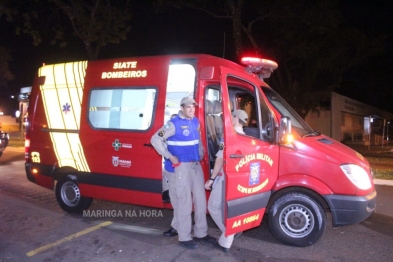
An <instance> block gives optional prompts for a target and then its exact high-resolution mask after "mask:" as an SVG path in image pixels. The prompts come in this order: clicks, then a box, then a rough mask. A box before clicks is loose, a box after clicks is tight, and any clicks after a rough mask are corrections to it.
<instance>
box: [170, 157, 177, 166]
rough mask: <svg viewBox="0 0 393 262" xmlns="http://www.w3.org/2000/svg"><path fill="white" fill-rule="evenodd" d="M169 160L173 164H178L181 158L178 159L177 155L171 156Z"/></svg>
mask: <svg viewBox="0 0 393 262" xmlns="http://www.w3.org/2000/svg"><path fill="white" fill-rule="evenodd" d="M169 161H171V163H172V164H174V165H177V164H178V163H179V159H177V157H176V156H171V157H170V158H169Z"/></svg>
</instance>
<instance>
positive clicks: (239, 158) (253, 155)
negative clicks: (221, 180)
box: [221, 67, 279, 235]
mask: <svg viewBox="0 0 393 262" xmlns="http://www.w3.org/2000/svg"><path fill="white" fill-rule="evenodd" d="M221 85H222V96H223V97H222V99H223V104H224V105H228V106H227V107H224V108H223V114H224V119H225V125H224V127H225V130H224V142H225V149H224V159H225V165H224V171H225V175H226V185H225V187H224V188H225V193H224V194H225V196H224V197H225V205H224V209H225V210H224V214H225V217H224V219H225V224H226V234H228V235H230V234H233V233H237V232H240V231H244V230H246V229H250V228H253V227H256V226H259V225H260V223H261V221H262V218H263V215H264V213H265V209H266V205H267V203H268V200H269V198H270V195H271V188H272V186H273V184H274V183H275V181H276V179H277V174H278V157H279V147H278V145H275V144H273V142H272V141H273V137H272V136H273V133H272V128H271V127H272V125H274V126H275V124H274V123H275V120H274V118H273V115H272V111H271V110H270V109H269V107H268V105H267V104H266V102H265V98H264V96H263V94H262V92H261V90H260V88H259V87H258V85H257V84H255V80H254V79H253V78H251V77H249V76H248V75H243V74H240V73H239V72H236V71H233V70H231V69H228V68H224V67H221ZM244 95H249V96H251V97H252V98H253V99H254V103H255V104H254V110H255V113H254V114H253V115H254V116H255V118H256V121H257V122H258V123H257V127H254V130H253V132H248V131H247V133H248V135H247V134H240V133H237V132H235V130H234V129H233V126H232V123H231V114H232V111H233V110H236V109H240V104H241V103H240V102H241V101H240V100H241V99H242V97H243V96H244ZM245 131H246V130H245Z"/></svg>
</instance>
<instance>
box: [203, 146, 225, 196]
mask: <svg viewBox="0 0 393 262" xmlns="http://www.w3.org/2000/svg"><path fill="white" fill-rule="evenodd" d="M223 165H224V159H223V158H222V150H220V151H218V153H217V158H216V161H215V162H214V167H213V172H212V174H211V176H210V178H209V180H207V181H206V183H205V188H206V189H207V190H210V189H211V186H212V185H213V182H214V180H215V179H216V177H217V176H218V174H219V173H220V171H221V168H222V167H223Z"/></svg>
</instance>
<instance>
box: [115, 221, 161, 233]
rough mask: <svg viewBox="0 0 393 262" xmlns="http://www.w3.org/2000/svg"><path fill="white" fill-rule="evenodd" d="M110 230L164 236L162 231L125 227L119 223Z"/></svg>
mask: <svg viewBox="0 0 393 262" xmlns="http://www.w3.org/2000/svg"><path fill="white" fill-rule="evenodd" d="M108 228H111V229H117V230H123V231H129V232H135V233H141V234H145V235H157V236H159V235H162V230H158V229H153V228H146V227H140V226H131V225H124V224H119V223H113V224H112V225H110V226H108Z"/></svg>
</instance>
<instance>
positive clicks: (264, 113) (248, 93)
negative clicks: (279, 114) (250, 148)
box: [228, 77, 273, 142]
mask: <svg viewBox="0 0 393 262" xmlns="http://www.w3.org/2000/svg"><path fill="white" fill-rule="evenodd" d="M231 80H232V81H231ZM231 82H232V84H231ZM228 83H229V95H230V101H231V103H232V101H233V102H234V109H242V110H244V111H246V113H247V115H248V122H247V125H246V126H244V127H243V130H244V133H245V134H246V135H248V136H252V137H255V138H258V139H261V140H264V141H268V142H271V141H272V139H273V137H272V135H273V132H272V131H271V130H272V127H271V126H270V125H271V124H270V121H271V112H270V110H269V108H268V106H267V104H266V102H265V100H264V99H263V96H262V95H261V94H260V92H259V90H258V88H257V87H256V86H254V85H253V84H251V83H249V82H246V81H242V80H240V79H236V78H234V77H233V79H232V77H228Z"/></svg>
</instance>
